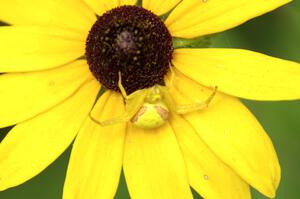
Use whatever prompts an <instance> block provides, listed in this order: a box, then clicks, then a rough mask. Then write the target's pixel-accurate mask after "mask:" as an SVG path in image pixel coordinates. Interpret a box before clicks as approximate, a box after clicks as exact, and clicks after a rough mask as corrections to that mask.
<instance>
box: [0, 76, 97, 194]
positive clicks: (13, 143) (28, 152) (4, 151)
mask: <svg viewBox="0 0 300 199" xmlns="http://www.w3.org/2000/svg"><path fill="white" fill-rule="evenodd" d="M98 90H99V84H98V83H97V82H96V81H92V82H89V83H88V84H86V85H85V86H83V87H82V88H81V89H80V90H79V91H78V92H77V93H76V94H75V95H74V96H73V97H72V98H70V99H68V100H67V101H65V102H64V103H62V104H60V105H59V106H57V107H55V108H53V109H52V110H50V111H48V112H45V113H43V114H41V115H39V116H38V117H36V118H33V119H32V120H29V121H26V122H24V123H21V124H18V125H17V126H15V127H14V128H13V129H12V130H11V131H10V132H9V133H8V135H7V136H6V137H5V139H4V140H3V141H2V142H1V144H0V190H5V189H7V188H10V187H13V186H17V185H19V184H21V183H23V182H25V181H27V180H29V179H31V178H32V177H34V176H36V175H37V174H38V173H40V172H41V171H42V170H44V169H45V168H46V167H47V166H48V165H49V164H51V163H52V162H53V161H54V160H55V159H56V158H57V157H58V156H59V155H60V154H61V153H62V152H63V151H64V150H65V149H66V148H67V147H68V146H69V145H70V143H71V142H72V141H73V139H74V137H75V136H76V134H77V132H78V130H79V128H80V126H81V125H82V123H83V121H84V119H85V118H86V116H87V114H88V112H89V111H90V109H91V107H92V105H93V103H94V100H95V97H96V95H97V91H98Z"/></svg>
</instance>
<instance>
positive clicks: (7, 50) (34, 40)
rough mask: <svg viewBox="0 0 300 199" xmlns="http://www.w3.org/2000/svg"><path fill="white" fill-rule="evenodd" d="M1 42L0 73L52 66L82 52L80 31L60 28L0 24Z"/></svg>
mask: <svg viewBox="0 0 300 199" xmlns="http://www.w3.org/2000/svg"><path fill="white" fill-rule="evenodd" d="M0 43H1V46H0V72H2V73H3V72H24V71H34V70H43V69H49V68H54V67H57V66H61V65H63V64H66V63H69V62H71V61H73V60H74V59H77V58H79V57H81V56H82V55H84V52H85V42H84V39H83V37H82V36H81V35H80V34H78V33H74V32H72V31H68V30H65V29H59V28H41V27H36V26H28V27H16V26H4V27H0Z"/></svg>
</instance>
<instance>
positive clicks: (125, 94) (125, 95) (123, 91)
mask: <svg viewBox="0 0 300 199" xmlns="http://www.w3.org/2000/svg"><path fill="white" fill-rule="evenodd" d="M118 86H119V89H120V91H121V94H122V95H123V97H124V98H125V99H127V98H128V95H127V93H126V90H125V88H124V86H123V85H122V74H121V72H120V71H119V81H118Z"/></svg>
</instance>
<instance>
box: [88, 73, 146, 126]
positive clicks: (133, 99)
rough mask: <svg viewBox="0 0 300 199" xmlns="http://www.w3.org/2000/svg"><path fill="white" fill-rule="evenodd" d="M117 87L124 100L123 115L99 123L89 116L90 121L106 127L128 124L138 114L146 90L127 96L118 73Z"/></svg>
mask: <svg viewBox="0 0 300 199" xmlns="http://www.w3.org/2000/svg"><path fill="white" fill-rule="evenodd" d="M118 86H119V89H120V91H121V94H122V96H123V97H124V99H125V106H126V112H125V113H123V114H122V115H120V116H117V117H114V118H111V119H107V120H103V121H99V120H97V119H96V118H95V117H93V116H92V115H91V113H90V114H89V117H90V118H91V120H92V121H93V122H95V123H97V124H99V125H101V126H108V125H113V124H118V123H122V122H129V121H130V120H131V119H132V117H133V116H134V115H135V114H136V113H137V112H138V110H139V109H140V108H141V106H142V104H143V103H144V100H145V97H146V95H147V92H146V90H138V91H135V92H134V93H132V94H130V95H127V93H126V90H125V88H124V87H123V85H122V79H121V73H120V72H119V81H118Z"/></svg>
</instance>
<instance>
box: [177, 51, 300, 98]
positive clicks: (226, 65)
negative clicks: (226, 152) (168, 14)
mask: <svg viewBox="0 0 300 199" xmlns="http://www.w3.org/2000/svg"><path fill="white" fill-rule="evenodd" d="M173 63H174V65H175V67H176V68H177V69H178V70H179V71H181V72H182V73H184V74H185V75H186V76H188V77H189V78H191V79H193V80H194V81H197V82H198V83H200V84H203V85H206V86H209V87H215V86H218V89H219V90H220V91H222V92H225V93H227V94H230V95H234V96H237V97H242V98H247V99H253V100H293V99H299V98H300V87H299V85H300V64H298V63H295V62H291V61H286V60H282V59H278V58H274V57H270V56H267V55H263V54H260V53H256V52H252V51H247V50H239V49H178V50H176V51H175V53H174V59H173Z"/></svg>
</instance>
